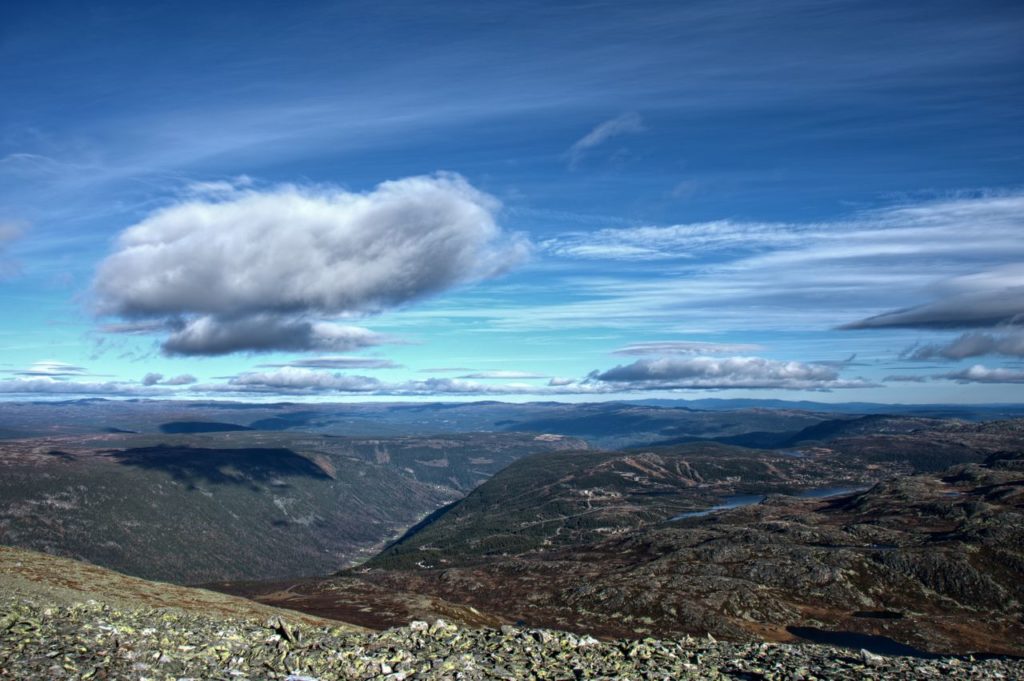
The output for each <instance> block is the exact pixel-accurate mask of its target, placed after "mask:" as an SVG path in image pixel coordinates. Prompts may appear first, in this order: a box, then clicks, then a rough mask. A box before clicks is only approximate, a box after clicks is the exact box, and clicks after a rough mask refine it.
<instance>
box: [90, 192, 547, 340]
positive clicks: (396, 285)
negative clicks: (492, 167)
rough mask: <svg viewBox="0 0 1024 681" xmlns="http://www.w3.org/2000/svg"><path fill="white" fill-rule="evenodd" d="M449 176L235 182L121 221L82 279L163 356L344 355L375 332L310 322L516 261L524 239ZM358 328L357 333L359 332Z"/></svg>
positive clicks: (360, 311)
mask: <svg viewBox="0 0 1024 681" xmlns="http://www.w3.org/2000/svg"><path fill="white" fill-rule="evenodd" d="M498 208H499V204H498V202H497V201H496V200H495V199H494V198H493V197H491V196H489V195H487V194H484V193H483V192H480V191H478V190H477V189H475V188H474V187H472V186H471V185H470V184H469V183H468V182H467V181H466V180H464V179H463V178H462V177H460V176H457V175H451V174H440V175H435V176H429V177H426V176H425V177H411V178H406V179H402V180H395V181H391V182H384V183H382V184H380V185H378V186H377V187H376V188H375V189H374V190H373V191H370V192H365V193H353V192H348V191H344V190H341V189H336V188H322V187H317V188H308V187H297V186H283V187H277V188H274V189H271V190H267V191H257V190H253V189H245V188H241V189H236V190H235V191H233V192H231V193H229V194H227V195H226V198H224V199H223V200H219V199H217V198H216V197H211V196H208V195H205V196H202V197H198V198H193V199H187V200H185V201H183V202H181V203H178V204H175V205H173V206H170V207H168V208H165V209H163V210H160V211H157V212H156V213H154V214H152V215H150V216H149V217H147V218H146V219H144V220H143V221H142V222H140V223H138V224H136V225H134V226H132V227H130V228H128V229H126V230H125V231H124V232H123V233H122V234H121V235H120V237H119V239H118V241H117V246H116V249H115V251H114V253H113V254H111V255H110V256H108V257H107V258H106V259H105V260H104V261H103V262H102V263H101V265H100V266H99V268H98V271H97V274H96V277H95V280H94V282H93V295H94V298H95V303H96V308H97V310H98V312H99V313H100V314H101V315H105V316H112V317H119V318H121V319H122V320H125V321H126V322H129V323H133V324H137V323H139V322H147V321H158V322H161V323H163V324H164V325H165V326H166V328H168V329H169V330H170V335H169V337H168V338H167V339H166V340H165V342H164V346H163V347H164V350H165V352H167V353H168V354H186V355H200V354H224V353H229V352H239V351H250V352H263V351H271V350H320V351H325V350H326V351H347V350H351V349H354V348H358V347H364V346H365V345H367V344H374V343H376V342H381V341H382V339H381V338H379V337H378V338H374V339H371V337H370V335H368V334H369V332H366V331H365V330H361V331H360V332H355V331H353V329H354V328H357V327H341V326H339V325H336V324H331V323H329V322H327V321H324V318H330V317H335V318H337V317H339V316H343V317H351V316H354V315H365V314H371V313H375V312H380V311H382V310H385V309H387V308H391V307H395V306H399V305H402V304H405V303H409V302H412V301H415V300H417V299H420V298H423V297H426V296H430V295H434V294H437V293H440V292H442V291H445V290H447V289H450V288H452V287H454V286H457V285H459V284H462V283H466V282H472V281H477V280H481V279H485V278H488V277H493V276H496V275H499V274H501V273H502V272H504V271H506V270H507V269H509V268H510V267H513V266H514V265H516V264H517V263H519V262H521V261H522V260H523V259H524V257H525V256H526V255H527V252H528V249H529V246H528V243H527V241H526V240H525V238H524V237H522V236H520V235H516V234H508V233H506V232H504V231H503V230H502V229H501V228H500V227H499V226H498V224H497V222H496V220H495V215H496V212H497V210H498ZM364 332H365V333H364Z"/></svg>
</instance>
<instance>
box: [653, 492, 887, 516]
mask: <svg viewBox="0 0 1024 681" xmlns="http://www.w3.org/2000/svg"><path fill="white" fill-rule="evenodd" d="M866 489H868V488H867V487H813V488H811V489H805V490H804V491H802V492H800V493H799V494H794V495H793V496H795V497H797V498H801V499H827V498H829V497H839V496H843V495H844V494H853V493H854V492H863V491H864V490H866ZM764 500H765V495H764V494H735V495H733V496H729V497H725V500H724V501H723V502H722V503H720V504H718V505H717V506H712V507H711V508H706V509H704V510H702V511H689V512H687V513H680V514H679V515H677V516H673V517H672V518H670V519H669V520H682V519H683V518H700V517H702V516H706V515H711V514H712V513H718V512H719V511H727V510H729V509H730V508H739V507H741V506H750V505H752V504H760V503H761V502H762V501H764Z"/></svg>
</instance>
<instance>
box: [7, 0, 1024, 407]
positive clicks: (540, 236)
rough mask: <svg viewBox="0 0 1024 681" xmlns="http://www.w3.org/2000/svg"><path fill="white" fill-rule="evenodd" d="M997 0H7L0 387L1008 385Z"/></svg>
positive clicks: (960, 390) (1002, 18)
mask: <svg viewBox="0 0 1024 681" xmlns="http://www.w3.org/2000/svg"><path fill="white" fill-rule="evenodd" d="M1022 34H1024V8H1022V7H1021V6H1020V4H1019V3H1013V2H976V3H963V2H927V3H925V2H910V3H901V4H897V5H894V4H893V3H885V2H842V1H831V2H822V1H820V0H818V1H815V2H810V1H808V2H771V3H768V2H752V1H739V0H725V1H719V2H686V3H680V2H671V3H657V2H638V3H611V2H609V3H604V2H579V3H575V2H562V3H540V2H516V1H510V2H502V3H490V2H481V3H444V2H439V3H431V4H429V6H426V4H425V3H406V2H388V3H369V2H366V3H363V2H307V3H293V4H286V3H259V2H245V3H241V2H239V3H231V2H218V3H189V2H175V3H169V2H168V3H159V2H153V3H109V2H94V3H72V2H67V3H53V2H31V3H29V2H22V3H16V2H9V3H4V5H3V7H2V8H0V93H2V96H3V102H4V106H3V107H2V108H0V296H2V300H3V307H4V315H3V316H2V317H0V372H2V373H0V392H3V393H4V396H5V397H6V398H16V399H24V398H26V397H29V398H32V397H49V396H53V395H62V396H67V395H72V394H74V395H77V394H82V395H106V396H138V395H143V396H145V395H151V396H154V397H166V396H180V397H197V396H218V397H225V398H234V399H268V398H269V399H276V398H278V397H281V396H286V397H288V398H289V399H294V398H301V397H309V398H316V399H384V398H387V399H394V398H395V397H396V396H398V397H403V398H410V399H423V398H435V397H442V398H451V399H480V398H489V399H492V398H494V399H515V400H522V399H535V398H537V397H541V398H544V399H564V400H578V399H610V398H620V397H649V396H650V397H653V396H670V395H671V396H679V397H695V396H701V397H706V396H715V395H717V396H727V397H741V396H743V397H751V396H753V397H758V396H763V397H782V398H789V399H805V398H811V399H818V400H825V401H828V400H832V401H861V400H876V401H885V402H958V401H965V402H985V401H1020V396H1021V394H1022V392H1021V389H1022V385H1024V362H1022V359H1024V330H1022V329H1021V323H1022V322H1021V320H1022V319H1024V238H1022V234H1024V163H1022V161H1024V135H1022V134H1021V131H1022V130H1024V106H1022V105H1024V43H1022V41H1021V40H1020V35H1022Z"/></svg>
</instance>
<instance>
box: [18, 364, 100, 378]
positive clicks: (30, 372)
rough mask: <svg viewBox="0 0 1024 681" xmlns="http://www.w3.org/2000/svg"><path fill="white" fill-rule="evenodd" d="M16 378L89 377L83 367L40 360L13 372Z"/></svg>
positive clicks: (88, 373) (87, 371)
mask: <svg viewBox="0 0 1024 681" xmlns="http://www.w3.org/2000/svg"><path fill="white" fill-rule="evenodd" d="M11 373H14V374H15V375H17V376H29V377H31V376H40V377H49V378H71V377H75V376H89V375H90V372H89V370H88V369H86V368H85V367H81V366H76V365H74V364H68V363H66V362H58V361H56V360H42V361H39V362H33V363H32V364H31V365H29V366H28V367H26V368H25V369H20V370H17V371H13V372H11Z"/></svg>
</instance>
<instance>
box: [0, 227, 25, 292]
mask: <svg viewBox="0 0 1024 681" xmlns="http://www.w3.org/2000/svg"><path fill="white" fill-rule="evenodd" d="M25 228H26V223H24V222H22V221H5V220H0V279H2V278H5V277H9V276H11V275H13V274H15V273H17V272H18V264H17V263H16V262H15V261H14V260H12V259H11V258H10V257H9V256H8V255H7V250H8V248H9V247H10V245H11V244H12V243H14V242H15V241H16V240H17V239H19V238H20V237H21V236H22V234H24V232H25Z"/></svg>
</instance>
